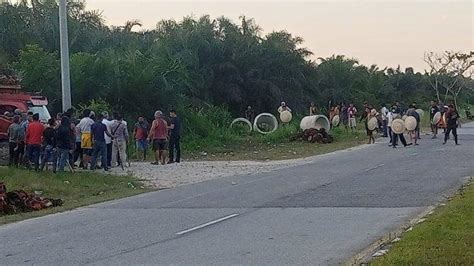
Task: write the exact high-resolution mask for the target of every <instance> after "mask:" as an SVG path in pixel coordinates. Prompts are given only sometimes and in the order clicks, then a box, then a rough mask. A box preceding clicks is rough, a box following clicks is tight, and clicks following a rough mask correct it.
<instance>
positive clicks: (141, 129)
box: [133, 116, 150, 161]
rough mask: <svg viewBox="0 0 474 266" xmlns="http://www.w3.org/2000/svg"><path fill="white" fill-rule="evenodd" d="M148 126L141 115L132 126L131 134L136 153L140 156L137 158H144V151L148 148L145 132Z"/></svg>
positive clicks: (142, 159) (146, 132) (143, 159)
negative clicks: (133, 138)
mask: <svg viewBox="0 0 474 266" xmlns="http://www.w3.org/2000/svg"><path fill="white" fill-rule="evenodd" d="M149 128H150V126H149V125H148V122H147V121H146V120H145V118H144V117H143V116H140V117H138V122H137V123H135V126H134V127H133V136H135V143H136V146H137V153H138V155H139V156H140V157H141V158H139V160H141V161H145V160H146V151H147V150H148V141H147V134H148V130H149Z"/></svg>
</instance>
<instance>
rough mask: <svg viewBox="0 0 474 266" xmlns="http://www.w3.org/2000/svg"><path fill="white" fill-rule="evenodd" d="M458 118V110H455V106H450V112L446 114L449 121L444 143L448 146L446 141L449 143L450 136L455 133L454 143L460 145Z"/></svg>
mask: <svg viewBox="0 0 474 266" xmlns="http://www.w3.org/2000/svg"><path fill="white" fill-rule="evenodd" d="M458 118H459V114H458V111H457V110H456V108H454V105H452V104H450V105H449V106H448V111H447V112H446V119H447V123H446V124H447V126H446V133H445V134H444V142H443V144H446V141H448V138H449V134H450V133H451V132H453V136H454V143H456V145H459V143H458V132H457V128H458Z"/></svg>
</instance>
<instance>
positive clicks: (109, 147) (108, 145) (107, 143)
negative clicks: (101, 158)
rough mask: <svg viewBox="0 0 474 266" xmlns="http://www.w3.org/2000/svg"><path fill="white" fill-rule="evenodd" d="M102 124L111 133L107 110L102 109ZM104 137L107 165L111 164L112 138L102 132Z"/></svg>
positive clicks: (110, 122)
mask: <svg viewBox="0 0 474 266" xmlns="http://www.w3.org/2000/svg"><path fill="white" fill-rule="evenodd" d="M102 116H103V119H102V124H104V125H105V126H106V127H107V131H108V132H109V133H111V132H112V131H111V129H110V127H111V126H112V124H113V122H112V121H110V120H109V112H107V111H104V112H102ZM104 139H105V146H106V149H107V167H111V166H112V138H111V137H109V135H107V134H106V133H104Z"/></svg>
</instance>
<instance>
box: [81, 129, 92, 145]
mask: <svg viewBox="0 0 474 266" xmlns="http://www.w3.org/2000/svg"><path fill="white" fill-rule="evenodd" d="M81 148H83V149H92V133H90V132H84V133H82V134H81Z"/></svg>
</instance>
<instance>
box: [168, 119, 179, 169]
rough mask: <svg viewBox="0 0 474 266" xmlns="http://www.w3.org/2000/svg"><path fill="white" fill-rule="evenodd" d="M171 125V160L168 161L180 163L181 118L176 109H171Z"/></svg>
mask: <svg viewBox="0 0 474 266" xmlns="http://www.w3.org/2000/svg"><path fill="white" fill-rule="evenodd" d="M170 117H171V126H170V129H171V130H170V131H171V133H170V147H169V150H170V160H169V162H168V163H175V162H176V163H179V162H180V161H181V147H180V143H179V142H180V139H181V120H180V119H179V117H178V116H177V114H176V110H171V111H170ZM175 150H176V158H175V157H174V151H175Z"/></svg>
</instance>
